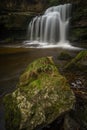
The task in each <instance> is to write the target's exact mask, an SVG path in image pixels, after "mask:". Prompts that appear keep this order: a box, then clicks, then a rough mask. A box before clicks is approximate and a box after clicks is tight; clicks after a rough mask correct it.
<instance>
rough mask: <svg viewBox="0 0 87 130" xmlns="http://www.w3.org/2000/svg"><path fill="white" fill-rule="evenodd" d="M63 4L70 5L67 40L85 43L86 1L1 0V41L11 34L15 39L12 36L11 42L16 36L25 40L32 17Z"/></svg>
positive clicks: (86, 23) (86, 24) (86, 31)
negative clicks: (70, 13)
mask: <svg viewBox="0 0 87 130" xmlns="http://www.w3.org/2000/svg"><path fill="white" fill-rule="evenodd" d="M65 3H71V4H72V18H71V26H70V28H71V29H70V36H69V40H70V41H72V42H87V39H86V37H87V0H62V1H61V0H4V1H3V0H1V2H0V10H1V11H0V12H1V13H0V34H1V39H3V38H4V37H6V38H8V37H9V36H10V35H12V32H13V34H14V35H15V37H14V36H12V37H13V40H14V39H17V36H18V37H19V36H21V37H22V39H26V38H25V36H26V30H27V27H28V23H29V21H30V20H31V19H32V17H34V16H36V15H38V14H41V13H43V12H44V11H45V9H46V8H48V7H50V6H54V5H59V4H65ZM4 30H5V31H4ZM5 32H6V33H5ZM7 32H8V33H7ZM15 32H16V33H15ZM20 32H21V34H22V35H21V34H20ZM24 34H25V35H24ZM8 35H9V36H8ZM10 37H11V36H10ZM1 39H0V40H1Z"/></svg>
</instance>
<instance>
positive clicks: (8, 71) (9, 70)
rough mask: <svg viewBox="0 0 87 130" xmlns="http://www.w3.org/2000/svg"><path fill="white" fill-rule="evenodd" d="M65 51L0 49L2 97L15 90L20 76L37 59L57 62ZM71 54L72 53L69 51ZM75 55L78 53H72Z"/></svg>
mask: <svg viewBox="0 0 87 130" xmlns="http://www.w3.org/2000/svg"><path fill="white" fill-rule="evenodd" d="M61 51H63V50H62V49H58V48H51V49H35V48H33V49H32V48H13V47H10V48H9V47H1V48H0V95H1V96H2V95H4V94H5V93H7V92H9V91H12V90H13V89H15V87H16V84H17V82H18V80H19V76H20V74H21V73H22V72H23V71H24V69H25V68H26V66H27V65H28V64H29V63H31V62H32V61H34V60H35V59H37V58H40V57H44V56H53V58H54V59H55V60H57V56H58V54H59V53H60V52H61ZM69 52H71V51H69ZM72 53H73V54H75V53H77V51H72Z"/></svg>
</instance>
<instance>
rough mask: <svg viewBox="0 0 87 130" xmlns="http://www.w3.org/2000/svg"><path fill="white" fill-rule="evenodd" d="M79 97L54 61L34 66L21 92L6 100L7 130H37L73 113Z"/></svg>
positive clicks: (45, 60) (22, 81)
mask: <svg viewBox="0 0 87 130" xmlns="http://www.w3.org/2000/svg"><path fill="white" fill-rule="evenodd" d="M74 102H75V96H74V93H73V91H72V90H71V89H70V87H69V84H68V83H67V80H66V78H65V77H63V76H62V75H61V74H60V73H59V72H58V70H57V68H56V66H55V65H54V62H53V60H52V57H45V58H40V59H38V60H36V61H34V62H33V63H31V64H30V65H29V66H28V67H27V69H26V70H25V72H24V73H23V74H22V75H21V77H20V81H19V84H18V88H17V90H15V91H14V92H13V93H12V94H9V95H7V96H6V97H5V98H4V104H5V116H6V117H5V119H6V129H7V130H15V129H17V130H19V129H20V130H33V129H35V128H40V127H43V126H46V125H47V124H50V123H51V122H52V121H54V120H55V119H56V118H57V117H59V116H61V114H63V113H65V112H67V111H69V110H70V109H72V107H73V104H74Z"/></svg>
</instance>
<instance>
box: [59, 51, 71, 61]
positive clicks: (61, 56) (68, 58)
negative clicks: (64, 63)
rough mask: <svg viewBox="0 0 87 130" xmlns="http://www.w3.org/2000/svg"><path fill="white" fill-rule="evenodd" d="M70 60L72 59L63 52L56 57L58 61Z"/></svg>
mask: <svg viewBox="0 0 87 130" xmlns="http://www.w3.org/2000/svg"><path fill="white" fill-rule="evenodd" d="M71 58H72V56H71V55H70V54H69V53H67V52H65V51H63V52H61V53H60V54H59V56H58V59H59V60H70V59H71Z"/></svg>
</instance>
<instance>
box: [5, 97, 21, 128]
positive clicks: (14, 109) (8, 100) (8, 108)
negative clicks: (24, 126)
mask: <svg viewBox="0 0 87 130" xmlns="http://www.w3.org/2000/svg"><path fill="white" fill-rule="evenodd" d="M4 105H5V121H6V130H18V129H19V124H20V121H21V113H20V110H19V108H18V106H17V102H16V98H13V97H12V95H8V96H6V97H5V98H4Z"/></svg>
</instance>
